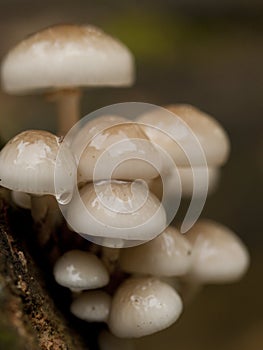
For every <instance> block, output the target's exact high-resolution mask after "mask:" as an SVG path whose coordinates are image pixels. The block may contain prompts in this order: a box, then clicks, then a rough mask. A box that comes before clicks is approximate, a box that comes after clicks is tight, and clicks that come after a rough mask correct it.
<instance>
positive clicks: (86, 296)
mask: <svg viewBox="0 0 263 350" xmlns="http://www.w3.org/2000/svg"><path fill="white" fill-rule="evenodd" d="M110 305H111V297H110V295H109V294H107V293H106V292H103V291H101V290H96V291H88V292H83V293H81V294H80V295H78V296H77V297H76V298H75V299H74V300H73V302H72V304H71V306H70V311H71V312H72V313H73V315H74V316H76V317H78V318H80V319H81V320H84V321H88V322H107V320H108V316H109V312H110Z"/></svg>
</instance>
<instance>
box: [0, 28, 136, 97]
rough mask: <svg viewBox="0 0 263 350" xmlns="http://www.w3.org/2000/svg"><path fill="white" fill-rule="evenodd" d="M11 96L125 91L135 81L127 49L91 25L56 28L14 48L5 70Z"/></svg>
mask: <svg viewBox="0 0 263 350" xmlns="http://www.w3.org/2000/svg"><path fill="white" fill-rule="evenodd" d="M1 73H2V86H3V89H4V90H5V91H6V92H9V93H20V94H23V93H27V92H32V91H34V90H39V89H40V90H42V89H50V88H57V89H61V88H74V87H79V86H124V85H130V84H131V83H132V82H133V79H134V63H133V56H132V54H131V53H130V51H129V50H128V49H127V47H126V46H125V45H123V44H122V43H121V42H119V41H118V40H117V39H115V38H112V37H111V36H109V35H107V34H105V33H104V32H103V31H102V30H101V29H99V28H96V27H94V26H90V25H70V24H63V25H56V26H52V27H49V28H46V29H43V30H42V31H39V32H37V33H35V34H33V35H31V36H29V37H28V38H26V39H25V40H23V41H22V42H20V43H19V44H18V45H16V46H15V47H14V48H13V49H12V50H11V51H10V52H9V53H8V54H7V56H6V57H5V59H4V61H3V64H2V72H1Z"/></svg>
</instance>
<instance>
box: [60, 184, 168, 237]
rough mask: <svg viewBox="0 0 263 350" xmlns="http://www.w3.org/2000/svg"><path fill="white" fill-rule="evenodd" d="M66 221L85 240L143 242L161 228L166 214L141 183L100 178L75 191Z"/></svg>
mask: <svg viewBox="0 0 263 350" xmlns="http://www.w3.org/2000/svg"><path fill="white" fill-rule="evenodd" d="M67 222H68V224H69V225H70V226H71V227H72V228H73V229H74V230H75V231H76V232H78V233H80V234H81V235H82V236H83V237H84V238H85V236H86V237H87V239H89V236H96V237H105V238H106V239H124V240H131V241H136V240H140V241H147V240H149V239H152V238H154V237H155V236H157V235H158V234H159V233H161V232H162V231H163V230H164V228H165V224H166V215H165V211H164V208H163V207H162V204H161V203H160V202H159V200H158V199H157V198H156V197H155V196H154V195H153V194H151V193H150V192H148V188H147V186H145V185H144V184H143V183H142V182H139V181H135V182H133V183H132V182H125V181H100V182H97V183H90V184H88V185H86V186H85V187H83V188H82V189H81V190H80V193H76V194H75V196H74V197H73V199H72V201H71V203H70V204H69V208H68V212H67ZM141 243H142V242H141Z"/></svg>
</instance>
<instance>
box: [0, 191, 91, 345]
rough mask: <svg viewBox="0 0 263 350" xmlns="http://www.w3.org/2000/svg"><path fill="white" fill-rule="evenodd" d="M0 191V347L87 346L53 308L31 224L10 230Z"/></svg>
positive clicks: (11, 216)
mask: <svg viewBox="0 0 263 350" xmlns="http://www.w3.org/2000/svg"><path fill="white" fill-rule="evenodd" d="M3 193H4V192H1V190H0V349H5V350H9V349H12V350H22V349H28V350H31V349H32V350H39V349H50V350H51V349H52V350H56V349H69V350H70V349H72V350H73V349H74V350H82V349H87V345H84V343H83V341H82V339H81V338H80V335H79V334H76V332H75V331H74V330H73V329H72V328H70V327H69V326H68V324H67V321H66V318H65V317H64V316H63V315H62V314H61V313H60V312H59V311H58V310H57V308H56V307H55V305H54V301H53V299H52V298H51V296H50V295H49V288H48V287H47V283H46V278H45V276H44V273H43V271H42V270H41V269H40V268H39V267H38V266H37V264H36V263H35V260H34V259H33V258H32V254H31V253H30V248H29V247H28V238H29V237H30V234H29V231H30V224H29V225H28V227H23V223H21V225H20V223H19V225H16V227H18V229H16V230H15V232H13V231H14V230H13V229H12V221H15V220H16V214H14V213H11V214H10V208H9V206H8V204H7V202H6V201H5V199H4V198H3ZM10 226H11V227H10ZM27 231H28V232H27ZM26 234H29V236H28V237H27V239H23V236H25V235H26Z"/></svg>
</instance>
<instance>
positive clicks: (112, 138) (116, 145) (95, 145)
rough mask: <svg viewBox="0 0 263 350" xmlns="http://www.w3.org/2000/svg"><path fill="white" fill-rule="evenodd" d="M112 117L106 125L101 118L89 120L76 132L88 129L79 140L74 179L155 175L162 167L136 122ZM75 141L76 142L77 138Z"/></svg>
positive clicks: (83, 180)
mask: <svg viewBox="0 0 263 350" xmlns="http://www.w3.org/2000/svg"><path fill="white" fill-rule="evenodd" d="M114 119H116V118H111V120H110V121H109V122H108V123H107V124H108V125H106V121H105V117H102V119H101V118H98V119H95V120H92V121H91V122H88V123H87V124H86V125H85V127H84V130H81V131H80V133H81V135H84V132H85V131H86V130H87V129H89V130H90V131H89V132H87V133H86V134H87V138H86V139H85V141H84V140H83V141H84V144H83V143H82V149H83V152H82V154H81V156H80V160H79V164H78V179H79V180H78V181H79V182H88V181H98V180H105V179H119V180H133V179H148V178H154V177H157V176H158V174H159V172H160V170H161V167H162V159H161V155H160V153H159V152H158V150H157V148H156V147H154V145H153V144H152V142H150V140H149V138H148V137H147V136H146V134H145V133H144V131H143V130H142V128H141V127H140V126H139V125H137V124H135V123H133V122H129V121H125V120H124V122H123V123H120V120H116V121H114ZM96 122H97V124H96ZM94 124H95V125H94ZM92 134H93V135H92ZM81 138H82V139H83V136H82V137H81ZM79 139H80V137H79ZM76 143H79V142H78V140H76ZM83 145H84V147H83ZM85 145H86V147H85Z"/></svg>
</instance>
